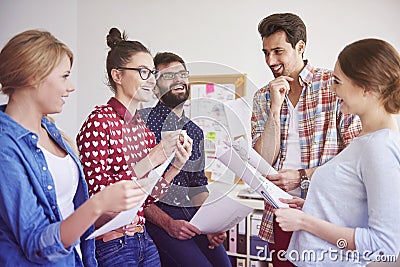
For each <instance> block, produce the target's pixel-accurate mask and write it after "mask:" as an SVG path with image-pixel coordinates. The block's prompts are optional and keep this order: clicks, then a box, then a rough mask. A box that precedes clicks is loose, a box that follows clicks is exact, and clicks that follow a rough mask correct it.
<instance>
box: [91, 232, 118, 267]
mask: <svg viewBox="0 0 400 267" xmlns="http://www.w3.org/2000/svg"><path fill="white" fill-rule="evenodd" d="M124 246H125V244H124V242H123V241H122V239H121V238H117V239H114V240H111V241H108V242H103V241H102V240H97V241H96V258H97V260H98V261H99V262H102V263H103V264H104V263H106V261H107V260H111V261H112V259H113V258H114V257H115V254H117V253H118V252H119V251H121V250H122V249H123V248H124Z"/></svg>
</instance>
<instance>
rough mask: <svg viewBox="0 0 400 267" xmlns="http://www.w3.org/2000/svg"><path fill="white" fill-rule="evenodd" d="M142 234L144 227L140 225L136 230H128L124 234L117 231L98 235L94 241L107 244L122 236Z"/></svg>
mask: <svg viewBox="0 0 400 267" xmlns="http://www.w3.org/2000/svg"><path fill="white" fill-rule="evenodd" d="M143 232H144V226H142V225H137V226H136V228H135V229H134V230H129V231H127V232H125V233H120V232H117V231H111V232H108V233H105V234H103V235H99V236H97V237H96V240H100V239H102V240H103V242H108V241H111V240H114V239H117V238H120V237H123V236H134V235H135V234H136V233H143Z"/></svg>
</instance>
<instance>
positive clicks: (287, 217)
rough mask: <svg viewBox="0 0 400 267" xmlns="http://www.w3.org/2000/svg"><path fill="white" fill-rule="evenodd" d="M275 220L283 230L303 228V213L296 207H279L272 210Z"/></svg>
mask: <svg viewBox="0 0 400 267" xmlns="http://www.w3.org/2000/svg"><path fill="white" fill-rule="evenodd" d="M274 214H275V217H276V222H277V223H278V224H279V226H280V227H281V228H282V230H283V231H286V232H293V231H299V230H303V218H304V216H305V213H304V212H302V211H301V210H298V209H291V208H281V209H276V210H274Z"/></svg>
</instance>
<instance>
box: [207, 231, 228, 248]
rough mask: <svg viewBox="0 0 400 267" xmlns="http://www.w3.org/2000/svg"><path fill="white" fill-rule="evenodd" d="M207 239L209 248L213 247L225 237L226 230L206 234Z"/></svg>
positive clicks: (219, 243)
mask: <svg viewBox="0 0 400 267" xmlns="http://www.w3.org/2000/svg"><path fill="white" fill-rule="evenodd" d="M207 238H208V241H209V242H210V245H209V246H208V248H209V249H214V248H215V247H218V246H219V245H221V244H222V243H223V242H224V240H225V239H226V232H222V233H216V234H208V235H207Z"/></svg>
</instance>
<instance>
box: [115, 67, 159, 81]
mask: <svg viewBox="0 0 400 267" xmlns="http://www.w3.org/2000/svg"><path fill="white" fill-rule="evenodd" d="M115 69H116V70H136V71H138V72H139V76H140V78H141V79H142V80H144V81H146V80H148V79H150V76H151V74H153V75H154V77H155V79H156V80H157V79H159V78H160V77H161V72H160V71H159V70H156V69H153V70H151V69H149V68H146V67H139V68H129V67H116V68H115ZM142 70H146V71H148V73H149V74H148V75H147V78H143V76H142Z"/></svg>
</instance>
